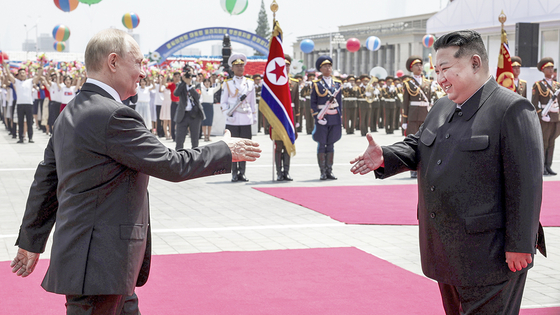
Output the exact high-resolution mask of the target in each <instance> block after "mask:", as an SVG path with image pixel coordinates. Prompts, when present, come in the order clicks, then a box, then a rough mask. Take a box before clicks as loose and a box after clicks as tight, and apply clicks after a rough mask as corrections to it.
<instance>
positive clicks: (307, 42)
mask: <svg viewBox="0 0 560 315" xmlns="http://www.w3.org/2000/svg"><path fill="white" fill-rule="evenodd" d="M299 48H300V49H301V51H303V52H304V53H306V54H308V53H310V52H312V51H313V49H314V48H315V43H314V42H313V41H312V40H311V39H304V40H302V41H301V43H300V44H299Z"/></svg>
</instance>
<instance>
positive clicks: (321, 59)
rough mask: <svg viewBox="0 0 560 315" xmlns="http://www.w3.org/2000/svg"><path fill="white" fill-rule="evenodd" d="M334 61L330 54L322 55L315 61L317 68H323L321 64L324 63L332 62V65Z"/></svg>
mask: <svg viewBox="0 0 560 315" xmlns="http://www.w3.org/2000/svg"><path fill="white" fill-rule="evenodd" d="M332 63H333V61H332V58H331V57H329V56H326V55H325V56H321V57H319V59H317V62H315V68H316V69H317V70H321V66H322V65H326V64H331V65H332Z"/></svg>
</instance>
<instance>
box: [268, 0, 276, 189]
mask: <svg viewBox="0 0 560 315" xmlns="http://www.w3.org/2000/svg"><path fill="white" fill-rule="evenodd" d="M270 11H272V36H274V25H276V12H277V11H278V3H276V0H272V3H271V4H270ZM271 42H272V37H271ZM265 71H266V69H265ZM270 139H271V140H272V182H274V162H275V161H274V157H275V156H276V142H275V141H274V139H272V128H270Z"/></svg>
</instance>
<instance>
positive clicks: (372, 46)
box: [366, 36, 381, 51]
mask: <svg viewBox="0 0 560 315" xmlns="http://www.w3.org/2000/svg"><path fill="white" fill-rule="evenodd" d="M366 47H367V49H369V50H371V51H376V50H379V48H381V40H380V39H379V37H377V36H370V37H368V38H367V40H366Z"/></svg>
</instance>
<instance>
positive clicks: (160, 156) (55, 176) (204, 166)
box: [17, 83, 231, 295]
mask: <svg viewBox="0 0 560 315" xmlns="http://www.w3.org/2000/svg"><path fill="white" fill-rule="evenodd" d="M53 130H54V131H53V135H52V137H51V138H50V140H49V143H48V145H47V148H46V149H45V153H44V160H43V161H42V162H41V163H40V164H39V166H38V167H37V171H36V173H35V179H34V181H33V184H32V186H31V189H30V192H29V197H28V201H27V206H26V210H25V214H24V217H23V222H22V225H21V228H20V232H19V237H18V240H17V245H19V246H20V247H21V248H23V249H25V250H28V251H31V252H35V253H41V252H43V251H44V250H45V246H46V243H47V238H48V237H49V233H50V231H51V229H52V228H53V225H54V224H55V222H56V229H55V231H54V235H53V245H52V252H51V260H50V265H49V269H48V270H47V274H46V275H45V278H44V280H43V284H42V286H43V288H45V290H47V291H49V292H54V293H59V294H67V295H106V294H114V295H131V294H132V293H133V292H134V287H135V285H142V284H144V283H145V282H146V280H147V277H148V273H149V267H150V257H151V255H150V245H149V244H150V228H149V205H148V194H147V186H148V180H149V177H150V176H154V177H157V178H161V179H164V180H169V181H175V182H178V181H183V180H187V179H191V178H197V177H202V176H207V175H213V174H221V173H226V172H230V171H231V152H230V150H229V148H228V146H227V145H226V144H225V143H224V142H223V141H220V142H217V143H215V144H211V145H208V146H204V147H201V148H197V149H193V150H188V151H179V152H177V151H174V150H170V149H168V148H167V147H166V146H164V145H163V144H162V143H161V142H160V141H159V140H158V139H157V137H156V136H154V135H153V134H152V133H150V131H149V130H148V129H147V128H146V126H145V125H144V123H143V120H142V117H140V115H139V114H138V113H137V112H136V111H134V110H132V109H130V108H129V107H128V106H126V105H123V104H122V103H120V102H117V101H115V100H114V99H113V98H112V97H111V96H110V94H109V93H107V92H106V91H104V90H103V89H101V88H100V87H98V86H97V85H94V84H91V83H86V84H84V85H83V87H82V90H81V92H80V93H79V94H78V95H77V96H76V98H74V99H73V100H72V101H70V103H69V104H68V106H66V108H65V109H64V111H62V112H61V113H60V116H59V117H58V119H57V120H56V123H55V125H54V129H53Z"/></svg>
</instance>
